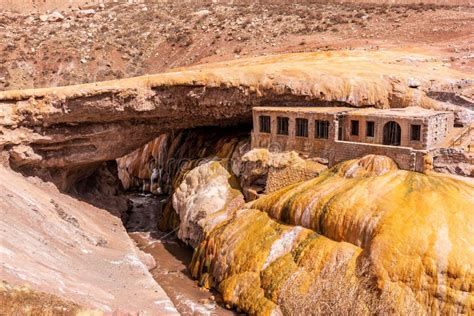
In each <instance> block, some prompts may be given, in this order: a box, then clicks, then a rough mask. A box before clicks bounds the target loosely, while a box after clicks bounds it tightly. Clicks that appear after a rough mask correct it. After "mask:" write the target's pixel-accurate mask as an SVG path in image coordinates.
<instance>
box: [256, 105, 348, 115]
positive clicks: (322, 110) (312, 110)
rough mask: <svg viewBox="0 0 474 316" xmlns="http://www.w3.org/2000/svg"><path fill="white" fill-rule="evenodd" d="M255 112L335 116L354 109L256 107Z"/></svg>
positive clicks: (334, 107) (332, 107) (335, 107)
mask: <svg viewBox="0 0 474 316" xmlns="http://www.w3.org/2000/svg"><path fill="white" fill-rule="evenodd" d="M253 109H254V110H257V111H269V112H287V113H288V112H290V113H327V114H337V113H341V112H347V111H354V110H355V108H350V107H337V106H328V107H322V106H311V107H309V106H308V107H305V106H295V107H293V106H258V107H254V108H253Z"/></svg>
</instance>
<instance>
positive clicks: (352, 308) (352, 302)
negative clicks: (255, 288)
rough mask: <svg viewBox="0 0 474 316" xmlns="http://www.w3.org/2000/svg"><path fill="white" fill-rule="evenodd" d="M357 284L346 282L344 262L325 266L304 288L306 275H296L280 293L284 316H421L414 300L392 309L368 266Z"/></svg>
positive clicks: (363, 267)
mask: <svg viewBox="0 0 474 316" xmlns="http://www.w3.org/2000/svg"><path fill="white" fill-rule="evenodd" d="M360 267H361V268H360V269H359V272H358V275H357V282H349V280H348V277H347V270H348V269H347V264H346V262H339V263H337V264H336V265H326V266H325V267H324V268H323V270H322V271H321V272H320V274H319V275H318V277H317V278H315V281H314V282H313V283H312V284H311V285H310V286H309V288H308V290H307V291H304V290H303V293H302V291H301V289H302V288H303V289H304V288H305V283H306V282H307V279H305V278H303V277H301V276H303V275H305V274H306V272H303V271H301V273H295V274H294V275H293V276H292V277H291V278H290V280H288V281H287V282H286V284H285V286H284V287H283V288H282V290H281V292H280V299H279V305H280V308H281V310H282V312H283V314H284V315H394V314H398V315H400V314H401V315H424V314H426V313H425V312H423V311H422V310H421V309H420V307H419V305H418V303H417V302H416V301H415V299H412V300H405V301H404V306H402V307H400V306H395V302H396V301H397V299H396V298H395V296H394V295H391V294H389V293H390V292H389V291H380V290H379V289H378V288H377V287H376V285H375V284H376V283H375V280H374V279H373V278H371V277H370V276H371V274H370V273H369V271H370V268H369V264H368V263H367V262H365V263H363V264H361V265H360Z"/></svg>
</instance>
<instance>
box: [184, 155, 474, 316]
mask: <svg viewBox="0 0 474 316" xmlns="http://www.w3.org/2000/svg"><path fill="white" fill-rule="evenodd" d="M246 207H250V208H251V209H242V210H238V211H236V212H235V214H234V216H233V217H232V219H231V220H229V221H226V222H222V223H221V224H220V225H218V226H216V228H215V229H214V230H213V231H212V232H210V233H209V235H208V237H207V238H206V239H205V240H204V241H203V242H202V243H201V244H200V246H199V247H198V249H197V250H196V252H195V255H194V258H193V262H192V265H191V268H192V273H193V275H194V276H195V277H196V278H198V279H199V280H200V282H201V284H202V285H205V286H213V287H216V288H218V289H219V290H220V291H221V292H222V293H225V295H224V299H225V300H226V302H227V303H228V304H230V305H234V306H238V307H240V308H242V309H243V310H245V311H247V312H250V313H255V314H258V313H261V314H269V313H270V312H269V310H272V309H271V308H269V306H273V305H272V303H273V304H277V305H278V307H279V309H280V310H281V312H283V313H284V314H298V315H306V314H312V313H315V314H328V313H333V312H334V311H336V310H337V311H338V312H341V313H356V314H367V313H368V312H370V313H375V314H393V313H396V314H433V313H434V314H437V313H442V314H458V313H463V314H470V313H473V312H474V292H473V286H472V282H473V279H474V275H473V271H474V266H473V262H474V251H472V249H473V248H474V244H473V242H474V240H473V239H472V238H471V236H473V235H474V229H473V227H472V225H471V223H472V222H473V221H474V213H473V211H472V210H473V209H474V185H473V184H472V182H469V181H467V180H466V181H464V180H460V179H457V178H454V177H452V176H446V175H443V174H436V173H433V172H430V173H429V174H421V173H416V172H410V171H403V170H398V169H397V168H396V165H395V164H394V163H393V161H391V160H390V159H389V158H386V157H380V156H373V155H371V156H367V157H363V158H361V159H355V160H351V161H347V162H343V163H341V164H339V165H337V166H335V167H333V168H331V169H330V170H327V171H325V172H323V173H321V175H319V176H318V177H316V178H314V179H311V180H308V181H305V182H301V183H296V184H293V185H290V186H288V187H285V188H282V189H280V190H278V191H276V192H274V193H270V194H268V195H265V196H263V197H261V198H259V199H258V200H256V201H253V202H251V203H248V204H247V205H246ZM262 293H264V295H263V294H262ZM262 295H263V296H262Z"/></svg>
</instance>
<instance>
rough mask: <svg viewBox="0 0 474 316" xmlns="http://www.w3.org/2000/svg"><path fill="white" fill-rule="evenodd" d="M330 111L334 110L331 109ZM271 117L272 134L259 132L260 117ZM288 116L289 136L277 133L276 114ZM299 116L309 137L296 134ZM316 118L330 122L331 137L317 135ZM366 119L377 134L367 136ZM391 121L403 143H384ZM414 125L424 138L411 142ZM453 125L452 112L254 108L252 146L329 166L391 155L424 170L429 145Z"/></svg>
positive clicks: (402, 164) (408, 167)
mask: <svg viewBox="0 0 474 316" xmlns="http://www.w3.org/2000/svg"><path fill="white" fill-rule="evenodd" d="M328 111H331V109H328ZM261 115H266V116H269V117H270V124H271V129H270V133H260V131H259V117H260V116H261ZM279 116H280V117H288V118H289V126H288V132H289V133H288V134H289V135H288V136H286V135H278V134H277V117H279ZM296 118H305V119H307V120H308V137H296V136H295V130H296ZM315 120H325V121H329V123H330V125H329V133H328V139H317V138H315ZM351 120H358V121H359V135H358V136H353V135H350V121H351ZM366 121H373V122H375V135H374V136H375V137H373V138H371V137H366V136H365V135H366V130H365V128H366ZM389 121H395V122H397V123H398V124H399V125H400V127H401V144H400V146H389V145H383V144H382V143H383V127H384V126H385V124H386V123H387V122H389ZM340 124H342V125H343V129H342V135H343V138H342V139H338V128H339V125H340ZM412 124H417V125H420V126H421V140H420V141H411V140H410V130H411V126H410V125H412ZM453 124H454V116H453V115H452V114H446V113H440V114H435V115H432V116H425V117H418V118H409V117H390V116H384V117H378V116H376V115H375V114H371V115H367V116H363V115H360V114H358V115H354V114H351V112H350V109H348V110H344V109H339V110H336V108H334V110H333V111H332V112H329V113H325V112H324V113H317V112H311V111H307V110H302V111H301V112H297V111H285V110H284V109H281V108H280V109H275V110H272V109H267V110H265V109H258V108H257V109H254V115H253V125H254V130H253V132H252V148H256V147H261V148H269V149H270V150H271V151H289V150H295V151H298V152H300V153H303V154H306V155H308V156H309V157H322V158H325V159H327V160H328V162H329V166H333V165H335V164H337V163H339V162H341V161H344V160H349V159H354V158H358V157H361V156H364V155H367V154H377V155H385V156H388V157H390V158H392V159H393V160H394V161H395V162H396V163H397V164H398V166H399V167H400V168H401V169H405V170H413V171H419V172H422V171H424V165H425V163H424V156H425V155H426V154H427V153H428V152H429V150H428V148H430V147H431V146H434V145H436V144H439V143H440V142H442V141H443V140H444V139H445V137H446V135H447V134H448V133H449V131H450V129H451V128H452V126H453Z"/></svg>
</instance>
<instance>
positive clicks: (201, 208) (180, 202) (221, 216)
mask: <svg viewBox="0 0 474 316" xmlns="http://www.w3.org/2000/svg"><path fill="white" fill-rule="evenodd" d="M230 178H231V174H230V173H229V172H228V171H227V170H226V169H225V168H224V167H223V166H222V165H221V164H220V162H218V161H209V162H207V163H204V164H202V165H200V166H198V167H196V168H194V169H192V170H191V171H190V172H189V173H188V174H187V175H186V176H185V178H184V179H183V181H182V182H181V185H180V186H179V187H178V189H177V190H176V192H175V193H174V195H173V208H174V209H175V210H176V212H177V213H178V214H179V218H180V222H181V223H180V226H179V231H178V237H179V239H181V240H182V241H183V242H185V243H187V244H189V245H191V246H193V247H196V246H197V245H199V243H200V242H201V241H202V240H203V239H204V237H205V236H206V235H207V233H209V232H210V231H211V230H212V229H213V228H214V227H216V226H217V225H218V224H219V223H221V222H222V221H224V220H226V219H228V218H229V217H230V215H231V213H232V211H233V210H235V209H237V208H239V207H241V206H242V205H243V204H244V199H243V196H242V194H241V193H240V191H238V190H236V189H234V188H232V187H231V185H230V183H229V180H230Z"/></svg>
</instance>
